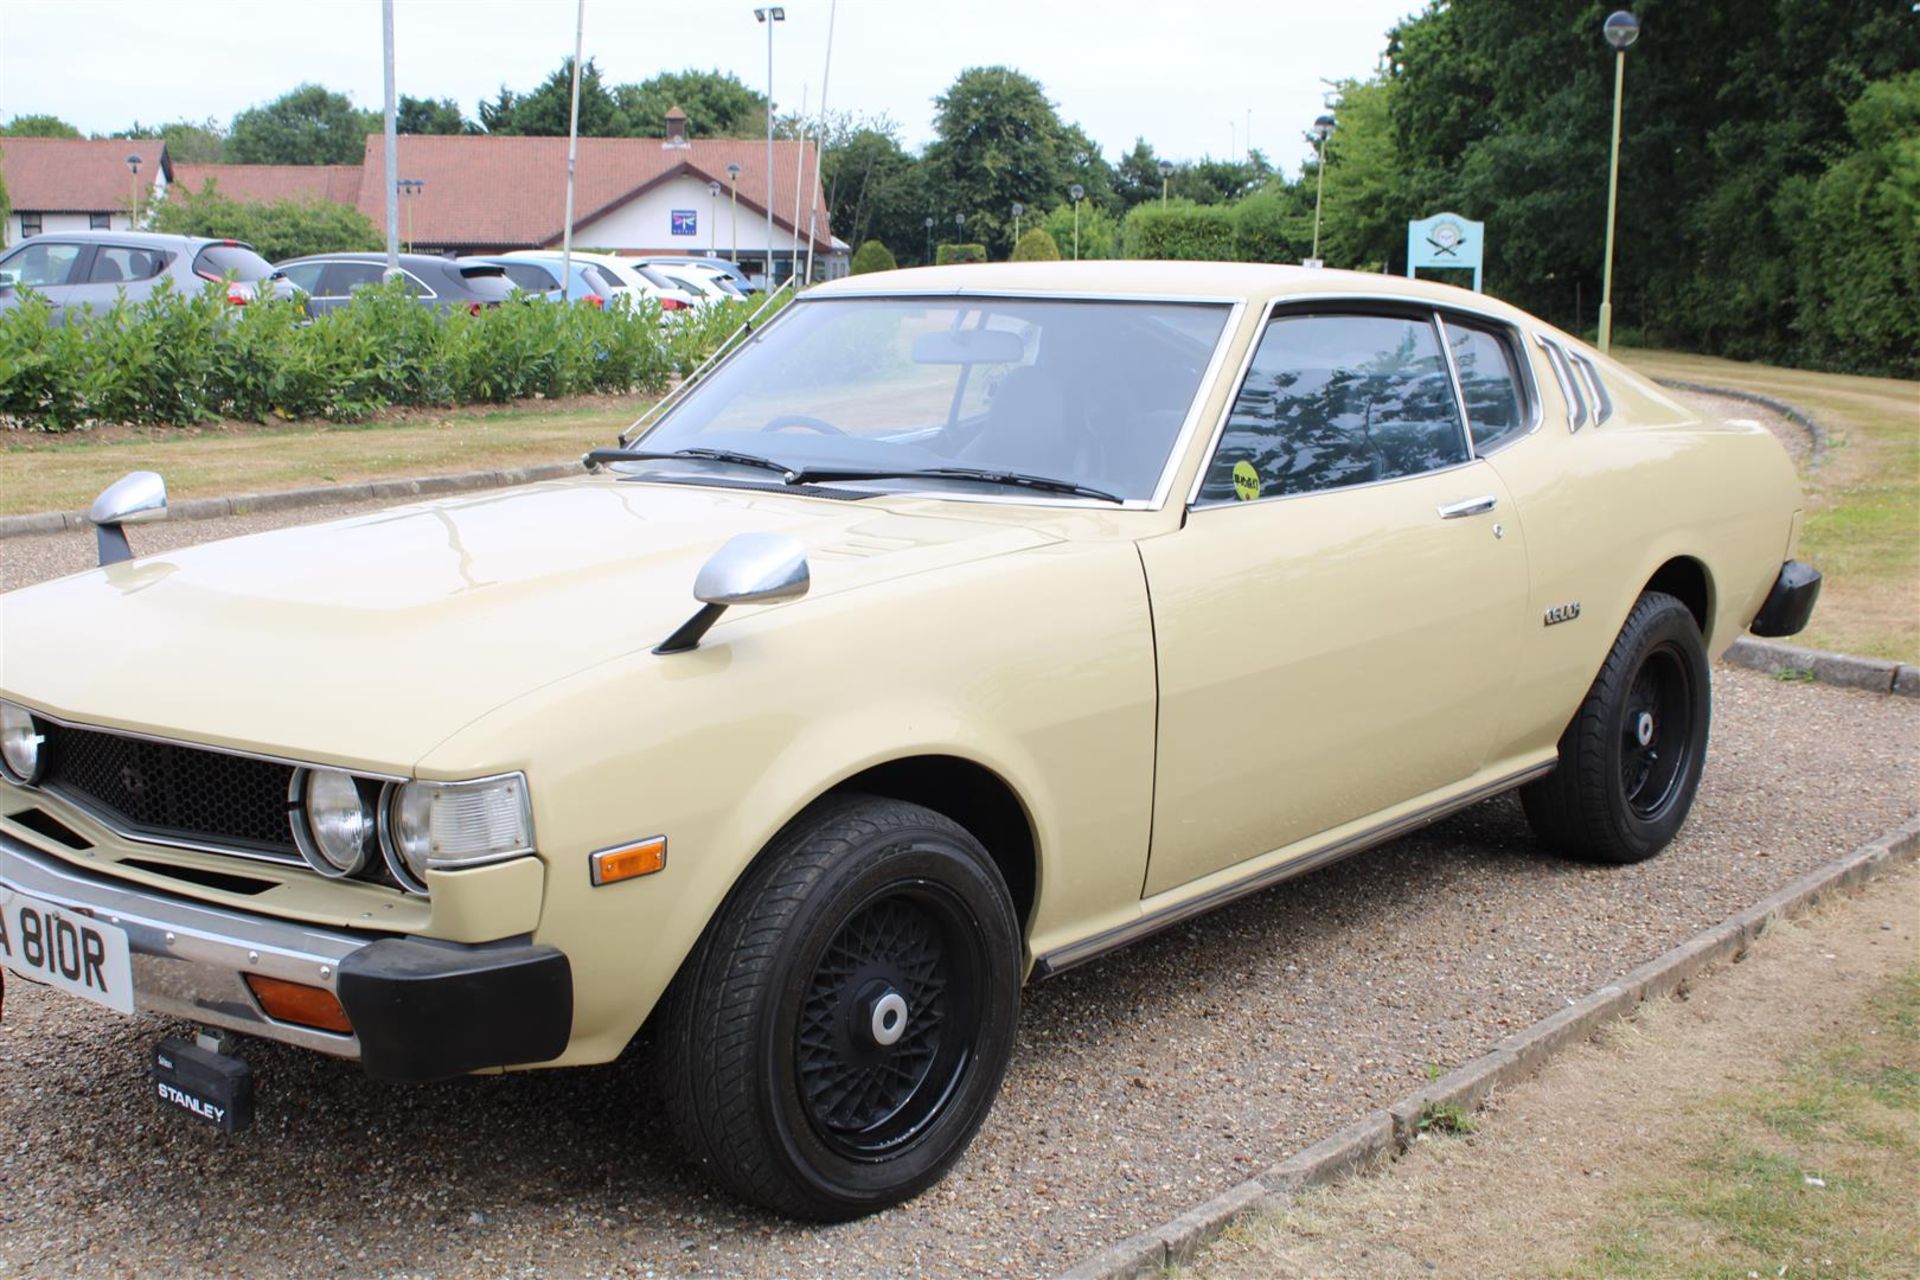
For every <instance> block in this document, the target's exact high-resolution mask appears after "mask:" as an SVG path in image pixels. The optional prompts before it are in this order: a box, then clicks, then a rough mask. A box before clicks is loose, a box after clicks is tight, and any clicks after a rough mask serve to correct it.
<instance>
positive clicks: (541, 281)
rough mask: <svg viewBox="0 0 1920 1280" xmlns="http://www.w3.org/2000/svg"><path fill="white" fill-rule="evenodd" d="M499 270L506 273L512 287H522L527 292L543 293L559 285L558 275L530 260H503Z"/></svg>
mask: <svg viewBox="0 0 1920 1280" xmlns="http://www.w3.org/2000/svg"><path fill="white" fill-rule="evenodd" d="M501 270H503V271H505V272H506V273H507V279H509V280H511V281H513V287H514V288H516V289H524V290H526V291H527V292H528V293H545V292H547V291H548V290H549V289H558V288H559V287H560V277H559V276H558V275H556V274H554V273H553V272H550V271H548V270H547V269H546V268H545V267H541V266H536V265H535V264H533V263H531V262H505V263H502V264H501Z"/></svg>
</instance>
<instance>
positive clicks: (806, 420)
mask: <svg viewBox="0 0 1920 1280" xmlns="http://www.w3.org/2000/svg"><path fill="white" fill-rule="evenodd" d="M788 427H802V428H804V429H806V430H808V431H813V432H817V433H819V434H820V435H823V436H843V435H845V434H847V433H846V432H844V431H842V430H841V429H840V428H839V427H836V426H834V425H833V424H832V423H831V422H828V421H826V420H825V419H824V418H814V417H809V416H808V415H807V414H804V413H783V414H781V415H779V416H778V417H776V418H773V419H772V420H770V421H769V422H768V423H767V425H766V426H764V427H762V428H760V430H761V431H763V432H764V431H784V430H786V429H787V428H788Z"/></svg>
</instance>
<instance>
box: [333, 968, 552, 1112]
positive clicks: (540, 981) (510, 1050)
mask: <svg viewBox="0 0 1920 1280" xmlns="http://www.w3.org/2000/svg"><path fill="white" fill-rule="evenodd" d="M338 994H339V997H340V1003H341V1005H342V1006H343V1007H344V1008H345V1009H346V1011H347V1017H348V1019H349V1020H351V1021H352V1023H353V1029H354V1033H355V1034H356V1035H357V1036H358V1037H359V1039H360V1063H361V1066H362V1067H364V1068H365V1069H366V1072H367V1074H368V1075H370V1076H373V1077H375V1078H377V1079H381V1080H395V1081H401V1082H406V1083H420V1082H424V1081H428V1080H446V1079H450V1078H451V1077H454V1076H458V1075H464V1074H466V1073H467V1072H469V1071H476V1070H479V1069H481V1068H484V1067H499V1066H507V1065H510V1064H515V1065H517V1064H523V1063H535V1062H551V1061H552V1060H553V1059H555V1058H557V1057H559V1056H560V1055H561V1054H562V1053H564V1052H565V1051H566V1048H567V1040H568V1038H569V1036H571V1035H572V1032H573V971H572V968H571V966H570V965H569V964H568V963H567V957H566V955H565V953H563V952H561V951H559V950H558V949H556V948H554V947H547V946H538V945H535V944H532V943H504V944H496V945H491V946H478V947H475V946H459V945H455V944H452V943H436V942H430V941H421V940H415V939H409V938H386V939H382V940H381V941H379V942H375V943H371V944H369V945H368V946H365V947H362V948H360V950H358V951H355V952H354V953H353V954H352V955H350V956H348V957H346V959H344V960H342V961H341V962H340V980H339V991H338Z"/></svg>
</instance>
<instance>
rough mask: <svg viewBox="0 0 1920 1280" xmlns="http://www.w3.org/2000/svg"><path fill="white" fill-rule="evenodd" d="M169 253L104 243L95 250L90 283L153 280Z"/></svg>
mask: <svg viewBox="0 0 1920 1280" xmlns="http://www.w3.org/2000/svg"><path fill="white" fill-rule="evenodd" d="M166 263H167V255H165V254H164V253H156V252H154V251H153V250H151V249H130V248H127V247H126V246H124V245H117V244H103V245H101V246H100V247H99V248H97V249H95V250H94V252H93V267H92V269H91V270H90V271H88V273H87V283H88V284H125V283H130V282H132V281H135V280H151V279H153V278H154V277H155V276H157V275H159V274H160V269H161V268H162V267H164V266H165V265H166Z"/></svg>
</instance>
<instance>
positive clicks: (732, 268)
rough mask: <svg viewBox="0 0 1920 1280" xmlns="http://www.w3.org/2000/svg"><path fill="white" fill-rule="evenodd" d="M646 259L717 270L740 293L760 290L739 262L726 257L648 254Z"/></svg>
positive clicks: (663, 263) (664, 263)
mask: <svg viewBox="0 0 1920 1280" xmlns="http://www.w3.org/2000/svg"><path fill="white" fill-rule="evenodd" d="M646 260H647V261H648V262H657V263H660V264H662V265H666V264H669V263H676V264H680V265H684V266H695V267H701V268H704V269H705V270H708V271H718V272H720V273H721V274H722V275H724V276H726V277H727V278H728V279H729V280H731V281H733V287H734V288H736V289H738V290H739V291H740V292H741V293H743V294H751V293H758V292H760V286H759V285H757V284H755V283H754V282H753V281H751V280H749V279H748V278H747V273H746V272H745V271H744V270H742V269H741V266H740V264H739V263H737V262H734V261H732V260H730V259H727V258H718V257H687V256H661V255H654V256H649V257H648V258H647V259H646Z"/></svg>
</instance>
